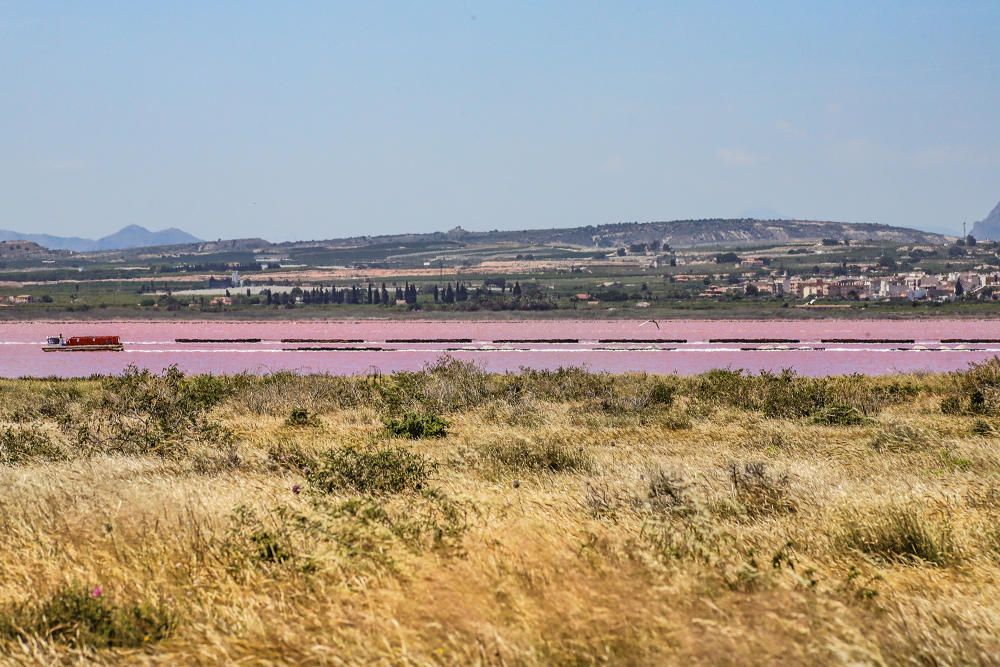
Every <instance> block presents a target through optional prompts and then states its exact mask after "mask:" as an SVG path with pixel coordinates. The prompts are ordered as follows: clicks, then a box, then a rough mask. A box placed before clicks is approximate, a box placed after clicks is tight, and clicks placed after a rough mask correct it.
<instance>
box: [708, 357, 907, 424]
mask: <svg viewBox="0 0 1000 667" xmlns="http://www.w3.org/2000/svg"><path fill="white" fill-rule="evenodd" d="M690 387H691V392H692V395H693V396H694V397H695V398H697V399H699V400H702V401H706V402H711V403H716V404H723V405H729V406H732V407H736V408H741V409H744V410H753V411H756V412H761V413H762V414H764V415H765V416H767V417H772V418H797V417H811V416H815V415H817V414H820V413H821V412H822V411H824V410H826V409H828V408H832V407H840V408H851V409H853V410H856V411H857V412H859V413H860V414H862V415H864V416H871V415H872V414H876V413H878V412H879V411H880V410H881V409H882V408H883V407H884V406H886V405H892V404H895V403H900V402H902V401H904V400H907V399H909V398H912V397H913V396H915V395H916V393H917V391H918V388H917V386H916V385H914V384H912V383H906V382H901V381H886V380H882V379H879V378H871V377H866V376H863V375H859V374H855V375H847V376H841V377H828V378H808V377H801V376H799V375H797V374H796V373H795V372H794V371H792V370H788V369H786V370H783V371H781V372H780V373H771V372H768V371H763V372H761V373H760V374H758V375H749V374H744V373H743V371H740V370H735V371H734V370H728V369H719V370H713V371H709V372H708V373H704V374H702V375H700V376H698V377H697V378H695V379H694V380H693V381H692V382H691V385H690Z"/></svg>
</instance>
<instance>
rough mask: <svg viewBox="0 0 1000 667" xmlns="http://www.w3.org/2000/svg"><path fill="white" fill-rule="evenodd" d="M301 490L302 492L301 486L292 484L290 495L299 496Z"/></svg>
mask: <svg viewBox="0 0 1000 667" xmlns="http://www.w3.org/2000/svg"><path fill="white" fill-rule="evenodd" d="M301 490H302V486H301V485H299V484H294V485H293V486H292V493H294V494H295V495H299V491H301Z"/></svg>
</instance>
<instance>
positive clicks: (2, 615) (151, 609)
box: [0, 585, 175, 648]
mask: <svg viewBox="0 0 1000 667" xmlns="http://www.w3.org/2000/svg"><path fill="white" fill-rule="evenodd" d="M174 625H175V619H174V615H173V613H171V611H170V610H169V609H167V608H166V607H163V606H161V605H159V604H154V603H148V602H141V603H119V602H116V601H114V600H112V599H111V598H109V597H107V596H105V595H104V594H103V592H102V591H101V590H100V588H93V589H89V590H88V589H87V588H86V587H84V586H79V585H72V586H67V587H65V588H62V589H60V590H57V591H56V592H55V593H53V594H52V595H50V596H49V597H47V598H43V599H41V600H33V601H31V602H26V603H22V604H18V605H14V606H12V607H9V608H7V609H5V610H3V611H2V612H0V637H6V638H10V639H20V640H22V641H23V640H29V639H32V638H37V639H43V640H51V641H56V642H59V643H62V644H68V645H70V646H76V647H89V648H118V647H124V648H129V647H140V646H146V645H149V644H150V643H153V642H158V641H160V640H162V639H164V638H166V637H167V636H168V635H169V634H170V633H171V631H172V630H173V628H174Z"/></svg>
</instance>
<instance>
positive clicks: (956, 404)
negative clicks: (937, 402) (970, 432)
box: [941, 357, 1000, 415]
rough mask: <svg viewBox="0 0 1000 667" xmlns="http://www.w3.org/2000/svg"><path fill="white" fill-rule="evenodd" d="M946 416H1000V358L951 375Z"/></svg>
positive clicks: (943, 405)
mask: <svg viewBox="0 0 1000 667" xmlns="http://www.w3.org/2000/svg"><path fill="white" fill-rule="evenodd" d="M941 411H942V412H944V413H945V414H953V415H954V414H966V415H996V414H1000V358H997V357H993V358H992V359H990V360H989V361H985V362H983V363H980V364H972V365H970V366H969V369H968V370H967V371H964V372H959V373H953V374H952V375H951V386H950V387H949V390H948V394H947V395H946V396H945V397H944V398H943V399H942V400H941Z"/></svg>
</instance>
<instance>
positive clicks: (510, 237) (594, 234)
mask: <svg viewBox="0 0 1000 667" xmlns="http://www.w3.org/2000/svg"><path fill="white" fill-rule="evenodd" d="M825 238H833V239H838V240H843V239H851V240H865V239H871V240H879V241H889V242H893V243H901V244H902V243H923V244H936V243H947V242H948V240H949V237H946V236H944V235H942V234H934V233H931V232H923V231H920V230H917V229H909V228H906V227H891V226H889V225H880V224H875V223H850V222H831V221H818V220H756V219H721V218H713V219H704V220H674V221H669V222H621V223H613V224H606V225H596V226H594V225H590V226H586V227H570V228H565V229H527V230H520V231H497V230H494V231H489V232H473V231H468V230H466V229H463V228H462V227H455V228H454V229H452V230H450V231H448V232H434V233H432V234H397V235H393V236H364V237H354V238H349V239H335V240H331V241H325V242H322V243H324V244H328V245H334V246H363V245H370V244H374V243H418V242H433V241H442V242H443V241H451V242H459V243H465V244H476V243H502V242H509V243H524V244H529V245H550V244H565V245H574V246H583V247H595V246H596V247H602V248H612V247H620V246H625V245H629V244H631V243H650V242H652V241H660V242H665V243H668V244H670V246H672V247H674V248H685V247H697V246H734V245H744V246H746V245H765V244H771V243H781V242H786V241H787V242H794V241H819V240H821V239H825Z"/></svg>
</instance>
